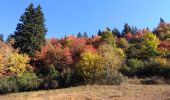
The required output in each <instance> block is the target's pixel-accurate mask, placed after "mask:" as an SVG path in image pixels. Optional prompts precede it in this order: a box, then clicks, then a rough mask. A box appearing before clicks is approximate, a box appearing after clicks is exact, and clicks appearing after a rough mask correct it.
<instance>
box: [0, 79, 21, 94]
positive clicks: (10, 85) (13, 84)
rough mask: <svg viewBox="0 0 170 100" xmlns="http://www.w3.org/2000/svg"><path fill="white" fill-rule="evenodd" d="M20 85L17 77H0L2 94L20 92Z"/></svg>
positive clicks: (0, 91) (0, 92)
mask: <svg viewBox="0 0 170 100" xmlns="http://www.w3.org/2000/svg"><path fill="white" fill-rule="evenodd" d="M18 91H19V87H18V84H17V80H16V78H15V77H10V78H1V79H0V94H6V93H11V92H18Z"/></svg>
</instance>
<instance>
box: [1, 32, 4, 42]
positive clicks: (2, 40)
mask: <svg viewBox="0 0 170 100" xmlns="http://www.w3.org/2000/svg"><path fill="white" fill-rule="evenodd" d="M0 41H1V42H4V35H3V34H0Z"/></svg>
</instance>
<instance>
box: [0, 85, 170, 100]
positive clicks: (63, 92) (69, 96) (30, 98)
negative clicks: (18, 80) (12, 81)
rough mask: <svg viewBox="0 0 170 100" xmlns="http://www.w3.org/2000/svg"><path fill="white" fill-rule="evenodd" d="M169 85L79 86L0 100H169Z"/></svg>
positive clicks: (9, 96) (11, 95)
mask: <svg viewBox="0 0 170 100" xmlns="http://www.w3.org/2000/svg"><path fill="white" fill-rule="evenodd" d="M169 99H170V86H169V85H121V86H98V85H93V86H89V85H88V86H79V87H70V88H65V89H57V90H49V91H37V92H25V93H15V94H9V95H3V96H0V100H169Z"/></svg>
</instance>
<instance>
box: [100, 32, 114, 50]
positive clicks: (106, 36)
mask: <svg viewBox="0 0 170 100" xmlns="http://www.w3.org/2000/svg"><path fill="white" fill-rule="evenodd" d="M102 41H104V42H106V43H107V44H110V45H112V46H113V47H116V39H115V37H114V36H113V35H112V32H111V31H108V30H106V31H104V32H102Z"/></svg>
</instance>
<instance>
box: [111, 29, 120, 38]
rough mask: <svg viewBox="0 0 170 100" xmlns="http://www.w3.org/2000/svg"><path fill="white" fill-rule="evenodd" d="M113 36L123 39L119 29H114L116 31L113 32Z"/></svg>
mask: <svg viewBox="0 0 170 100" xmlns="http://www.w3.org/2000/svg"><path fill="white" fill-rule="evenodd" d="M112 34H113V35H115V36H117V37H118V38H120V37H121V33H120V31H119V30H118V29H117V28H114V29H113V30H112Z"/></svg>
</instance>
